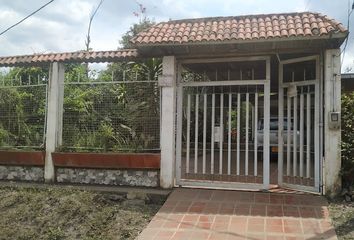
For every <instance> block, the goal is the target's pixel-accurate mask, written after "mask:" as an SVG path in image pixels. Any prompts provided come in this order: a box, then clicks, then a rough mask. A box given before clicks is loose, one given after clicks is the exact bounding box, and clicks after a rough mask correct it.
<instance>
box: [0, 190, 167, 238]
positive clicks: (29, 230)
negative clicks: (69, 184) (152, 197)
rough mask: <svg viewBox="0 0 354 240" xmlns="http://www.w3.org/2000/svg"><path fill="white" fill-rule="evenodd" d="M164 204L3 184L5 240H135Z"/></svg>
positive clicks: (0, 225) (0, 229)
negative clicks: (11, 186)
mask: <svg viewBox="0 0 354 240" xmlns="http://www.w3.org/2000/svg"><path fill="white" fill-rule="evenodd" d="M111 199H112V200H111ZM160 207H161V205H160V204H144V201H142V200H141V201H139V200H135V201H134V200H131V201H130V200H122V201H121V199H120V200H117V199H114V198H111V197H109V195H108V194H107V193H99V192H89V191H81V190H72V189H67V188H66V189H58V188H56V189H51V188H47V189H34V188H33V189H32V188H10V187H0V212H1V217H0V239H1V240H3V239H18V240H27V239H28V240H29V239H36V240H37V239H38V240H61V239H83V240H100V239H102V240H103V239H104V240H110V239H134V238H135V237H136V236H137V235H138V234H139V232H141V230H142V229H143V228H144V227H145V226H146V225H147V224H148V222H149V221H150V220H151V218H152V217H153V216H154V215H155V213H156V212H157V211H158V209H159V208H160Z"/></svg>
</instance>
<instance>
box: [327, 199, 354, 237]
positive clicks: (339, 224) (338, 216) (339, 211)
mask: <svg viewBox="0 0 354 240" xmlns="http://www.w3.org/2000/svg"><path fill="white" fill-rule="evenodd" d="M329 212H330V216H331V218H332V223H333V225H334V228H335V230H336V233H337V236H338V239H339V240H344V239H345V240H347V239H354V202H351V203H346V202H343V200H335V201H332V202H330V205H329Z"/></svg>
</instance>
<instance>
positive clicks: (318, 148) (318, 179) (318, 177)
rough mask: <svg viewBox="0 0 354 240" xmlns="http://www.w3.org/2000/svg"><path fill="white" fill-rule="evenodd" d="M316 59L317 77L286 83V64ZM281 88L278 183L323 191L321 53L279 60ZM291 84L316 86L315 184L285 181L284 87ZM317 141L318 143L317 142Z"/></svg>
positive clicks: (307, 189)
mask: <svg viewBox="0 0 354 240" xmlns="http://www.w3.org/2000/svg"><path fill="white" fill-rule="evenodd" d="M311 60H312V61H313V60H314V61H316V64H315V65H316V77H315V79H313V80H308V81H301V82H294V83H284V82H283V69H284V65H287V64H292V63H301V62H305V61H311ZM278 70H279V88H278V94H279V98H278V119H279V128H278V136H279V137H278V185H279V186H280V187H284V188H290V189H294V190H300V191H307V192H313V193H321V186H322V184H321V182H322V178H321V177H322V162H321V159H322V154H321V146H322V134H321V129H320V126H321V122H322V119H323V111H320V108H321V105H322V104H321V103H322V102H323V100H322V98H323V94H322V91H321V89H322V88H321V84H322V82H321V65H320V55H311V56H307V57H299V58H292V59H287V60H282V61H279V69H278ZM290 85H295V86H296V87H297V86H310V85H313V86H314V87H315V99H314V101H315V102H314V104H315V106H314V114H315V115H314V126H313V127H314V128H315V129H314V142H313V144H314V186H304V185H297V184H289V183H284V182H283V177H284V164H283V163H284V139H283V131H284V88H287V87H289V86H290ZM316 142H317V144H316Z"/></svg>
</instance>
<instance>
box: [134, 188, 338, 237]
mask: <svg viewBox="0 0 354 240" xmlns="http://www.w3.org/2000/svg"><path fill="white" fill-rule="evenodd" d="M137 239H139V240H154V239H156V240H177V239H183V240H198V239H202V240H204V239H206V240H216V239H221V240H231V239H252V240H256V239H272V240H277V239H289V240H290V239H311V240H315V239H337V237H336V233H335V231H334V228H333V227H332V225H331V224H330V220H329V217H328V209H327V201H326V199H325V198H324V197H321V196H314V195H310V194H280V193H261V192H241V191H223V190H201V189H176V190H175V191H173V193H172V194H171V195H170V196H169V197H168V199H167V201H166V202H165V204H164V205H163V207H162V208H161V209H160V211H159V212H158V213H157V214H156V216H155V217H154V218H153V219H152V221H151V222H150V223H149V225H148V226H147V228H145V229H144V230H143V232H142V233H141V234H140V235H139V236H138V238H137Z"/></svg>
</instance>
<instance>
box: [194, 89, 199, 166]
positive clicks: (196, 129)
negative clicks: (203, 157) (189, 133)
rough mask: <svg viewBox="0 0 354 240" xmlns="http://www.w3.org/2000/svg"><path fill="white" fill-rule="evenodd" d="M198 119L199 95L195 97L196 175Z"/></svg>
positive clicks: (195, 163) (195, 162)
mask: <svg viewBox="0 0 354 240" xmlns="http://www.w3.org/2000/svg"><path fill="white" fill-rule="evenodd" d="M198 117H199V94H196V95H195V129H194V173H198V130H199V129H198Z"/></svg>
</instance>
